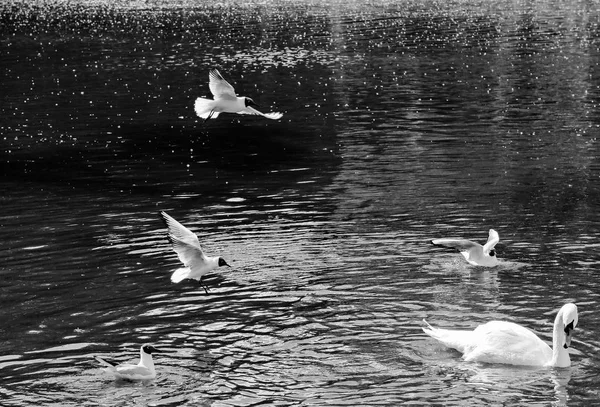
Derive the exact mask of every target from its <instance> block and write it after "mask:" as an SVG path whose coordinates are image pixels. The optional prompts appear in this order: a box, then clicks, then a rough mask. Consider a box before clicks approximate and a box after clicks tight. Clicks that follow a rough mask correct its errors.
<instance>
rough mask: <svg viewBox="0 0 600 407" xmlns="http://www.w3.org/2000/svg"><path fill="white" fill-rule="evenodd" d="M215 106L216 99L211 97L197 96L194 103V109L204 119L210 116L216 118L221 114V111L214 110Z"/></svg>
mask: <svg viewBox="0 0 600 407" xmlns="http://www.w3.org/2000/svg"><path fill="white" fill-rule="evenodd" d="M214 107H215V101H214V100H211V99H205V98H197V99H196V102H195V103H194V111H195V112H196V114H197V115H198V116H199V117H201V118H203V119H208V118H209V117H210V118H211V119H215V118H217V117H218V116H219V113H220V112H215V111H214V110H213V109H214Z"/></svg>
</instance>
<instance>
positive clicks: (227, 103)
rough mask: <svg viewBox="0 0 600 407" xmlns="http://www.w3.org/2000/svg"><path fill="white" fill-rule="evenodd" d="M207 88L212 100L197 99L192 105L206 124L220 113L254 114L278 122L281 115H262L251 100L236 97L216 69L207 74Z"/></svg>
mask: <svg viewBox="0 0 600 407" xmlns="http://www.w3.org/2000/svg"><path fill="white" fill-rule="evenodd" d="M208 77H209V79H210V80H209V82H208V87H209V88H210V92H211V93H212V94H213V97H214V99H212V100H211V99H205V98H197V99H196V103H195V104H194V110H195V111H196V114H197V115H198V116H199V117H201V118H203V119H204V121H205V122H206V121H207V120H208V119H212V118H217V116H219V114H220V113H238V114H254V115H259V116H263V117H266V118H267V119H272V120H278V119H281V117H282V116H283V114H282V113H279V112H273V113H262V112H259V111H258V110H256V109H255V108H254V107H259V106H258V105H257V104H256V103H254V101H253V100H252V99H250V98H249V97H245V96H237V95H236V94H235V89H233V86H231V85H230V84H229V83H228V82H227V81H226V80H225V79H223V76H221V74H220V73H219V71H217V70H216V69H212V70H211V71H210V72H209V74H208Z"/></svg>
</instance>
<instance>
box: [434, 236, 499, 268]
mask: <svg viewBox="0 0 600 407" xmlns="http://www.w3.org/2000/svg"><path fill="white" fill-rule="evenodd" d="M499 241H500V237H499V236H498V232H496V231H495V230H494V229H490V234H489V236H488V240H487V243H486V244H485V245H483V246H482V245H480V244H479V243H475V242H472V241H470V240H466V239H448V238H446V239H433V240H432V241H431V243H432V244H434V245H436V246H444V247H450V248H453V249H457V250H458V251H459V252H460V254H462V255H463V256H464V258H465V259H466V260H467V261H468V262H469V263H470V264H472V265H474V266H485V267H494V266H497V265H498V263H499V261H498V259H497V258H496V251H495V250H494V246H496V244H497V243H498V242H499Z"/></svg>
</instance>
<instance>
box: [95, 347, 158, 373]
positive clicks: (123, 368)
mask: <svg viewBox="0 0 600 407" xmlns="http://www.w3.org/2000/svg"><path fill="white" fill-rule="evenodd" d="M156 352H160V350H158V349H156V348H155V347H154V346H152V345H149V344H144V345H142V347H141V348H140V363H138V364H137V365H134V364H131V363H122V364H117V363H114V362H107V361H106V360H104V359H102V358H101V357H99V356H95V358H96V360H97V361H98V362H100V363H102V364H103V365H105V366H107V368H106V369H105V370H106V371H107V372H110V373H112V374H113V375H114V376H115V379H123V380H151V379H154V378H155V377H156V370H154V362H153V361H152V354H153V353H156Z"/></svg>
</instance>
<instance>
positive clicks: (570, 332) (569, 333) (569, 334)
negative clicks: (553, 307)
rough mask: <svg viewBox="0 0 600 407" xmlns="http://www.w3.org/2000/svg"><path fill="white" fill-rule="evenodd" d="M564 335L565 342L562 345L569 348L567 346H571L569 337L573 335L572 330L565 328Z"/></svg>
mask: <svg viewBox="0 0 600 407" xmlns="http://www.w3.org/2000/svg"><path fill="white" fill-rule="evenodd" d="M566 331H567V332H566V335H565V344H564V345H563V347H564V348H565V349H569V346H571V338H572V337H573V331H572V330H570V329H569V330H566Z"/></svg>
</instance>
